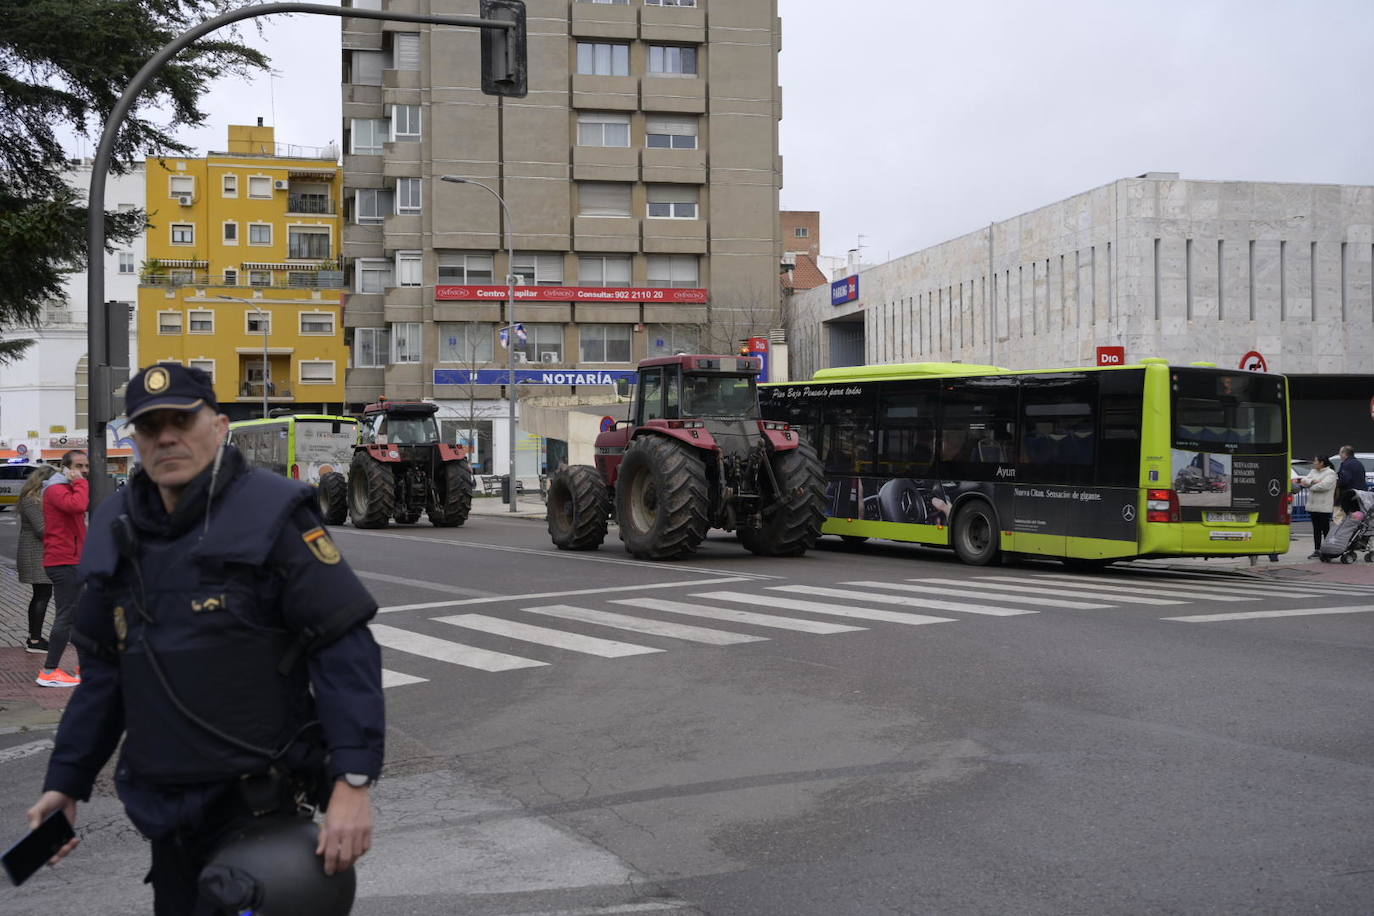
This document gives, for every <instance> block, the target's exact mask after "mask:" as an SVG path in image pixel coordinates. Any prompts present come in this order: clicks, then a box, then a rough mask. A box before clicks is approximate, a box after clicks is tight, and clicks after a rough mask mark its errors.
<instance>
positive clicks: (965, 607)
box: [769, 582, 1040, 617]
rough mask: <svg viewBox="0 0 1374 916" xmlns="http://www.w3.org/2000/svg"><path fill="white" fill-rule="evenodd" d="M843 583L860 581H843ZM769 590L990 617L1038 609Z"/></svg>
mask: <svg viewBox="0 0 1374 916" xmlns="http://www.w3.org/2000/svg"><path fill="white" fill-rule="evenodd" d="M843 584H844V585H855V584H861V583H853V582H845V583H843ZM769 591H779V592H795V593H797V594H799V595H819V596H821V597H823V598H844V599H846V600H849V601H859V602H862V601H876V602H877V603H878V604H899V605H901V606H902V607H912V608H928V609H930V610H933V611H963V612H964V613H967V614H987V615H990V616H992V617H1014V616H1016V615H1017V614H1038V613H1040V612H1039V611H1023V610H1017V609H1015V608H1000V607H984V606H982V605H977V604H960V603H959V602H956V601H936V600H931V599H924V598H914V597H908V596H906V595H875V594H873V593H872V592H857V591H853V590H851V589H845V588H822V587H820V586H815V585H773V586H769Z"/></svg>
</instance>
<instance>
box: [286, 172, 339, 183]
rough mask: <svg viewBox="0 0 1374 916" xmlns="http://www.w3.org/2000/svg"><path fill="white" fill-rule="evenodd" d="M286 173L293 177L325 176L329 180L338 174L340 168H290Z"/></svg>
mask: <svg viewBox="0 0 1374 916" xmlns="http://www.w3.org/2000/svg"><path fill="white" fill-rule="evenodd" d="M286 174H287V175H289V176H290V177H292V178H323V179H325V180H326V181H328V180H329V179H331V178H333V177H334V176H335V175H337V174H338V169H288V170H287V172H286Z"/></svg>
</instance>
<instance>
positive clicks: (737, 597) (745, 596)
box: [692, 592, 954, 626]
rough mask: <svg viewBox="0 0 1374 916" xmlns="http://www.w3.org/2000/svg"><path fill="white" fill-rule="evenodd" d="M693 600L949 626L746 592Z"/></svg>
mask: <svg viewBox="0 0 1374 916" xmlns="http://www.w3.org/2000/svg"><path fill="white" fill-rule="evenodd" d="M692 597H693V598H714V599H716V600H718V601H738V602H740V603H742V604H761V605H763V606H764V607H777V608H786V609H788V610H791V611H810V612H811V613H813V614H829V615H831V616H833V617H853V618H855V619H856V620H882V621H885V622H887V623H902V624H906V625H908V626H920V625H921V624H926V623H953V622H954V620H953V618H950V617H927V616H925V615H924V614H907V613H904V612H902V611H880V610H877V609H876V608H863V607H847V606H844V605H839V604H822V603H821V602H819V601H799V600H797V599H795V598H783V597H781V596H779V595H751V594H749V593H748V592H697V593H695V594H693V595H692Z"/></svg>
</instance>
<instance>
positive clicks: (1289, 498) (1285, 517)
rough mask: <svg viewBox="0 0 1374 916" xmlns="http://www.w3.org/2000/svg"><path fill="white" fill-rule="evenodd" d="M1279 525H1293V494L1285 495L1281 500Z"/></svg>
mask: <svg viewBox="0 0 1374 916" xmlns="http://www.w3.org/2000/svg"><path fill="white" fill-rule="evenodd" d="M1279 524H1280V525H1291V524H1293V494H1292V493H1285V494H1284V496H1283V499H1281V500H1279Z"/></svg>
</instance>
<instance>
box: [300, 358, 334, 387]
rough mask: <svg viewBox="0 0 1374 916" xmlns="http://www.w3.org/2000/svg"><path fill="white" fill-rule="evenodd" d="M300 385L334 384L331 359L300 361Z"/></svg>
mask: <svg viewBox="0 0 1374 916" xmlns="http://www.w3.org/2000/svg"><path fill="white" fill-rule="evenodd" d="M299 365H300V367H301V384H302V385H332V384H334V361H333V360H332V359H303V360H301V361H300V364H299Z"/></svg>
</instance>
